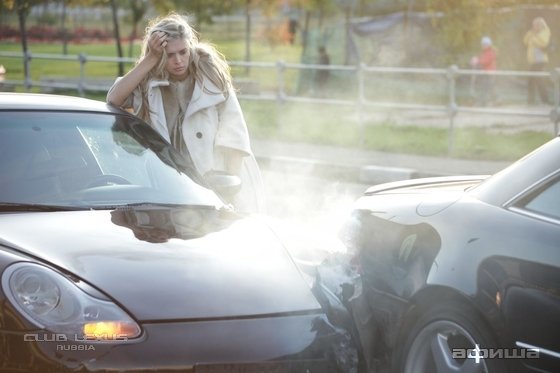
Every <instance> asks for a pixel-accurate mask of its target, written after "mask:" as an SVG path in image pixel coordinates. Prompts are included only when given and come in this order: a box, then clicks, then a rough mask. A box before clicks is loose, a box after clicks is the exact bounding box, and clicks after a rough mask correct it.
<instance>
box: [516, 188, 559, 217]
mask: <svg viewBox="0 0 560 373" xmlns="http://www.w3.org/2000/svg"><path fill="white" fill-rule="evenodd" d="M519 207H521V208H522V209H524V210H526V211H528V212H530V213H533V214H539V215H542V216H545V217H547V218H552V219H556V220H559V221H560V178H559V177H557V178H555V179H554V180H551V181H549V182H547V183H545V184H544V185H543V186H542V187H540V188H538V189H537V190H536V191H534V192H533V193H531V194H530V195H529V196H527V197H525V198H523V199H522V200H521V201H520V204H519Z"/></svg>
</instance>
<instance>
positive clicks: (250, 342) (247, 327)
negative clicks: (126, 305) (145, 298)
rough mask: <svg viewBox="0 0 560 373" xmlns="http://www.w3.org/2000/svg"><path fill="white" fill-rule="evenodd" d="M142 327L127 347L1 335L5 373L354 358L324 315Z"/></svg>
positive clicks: (275, 366) (297, 368)
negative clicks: (138, 336)
mask: <svg viewBox="0 0 560 373" xmlns="http://www.w3.org/2000/svg"><path fill="white" fill-rule="evenodd" d="M142 328H143V334H142V336H141V337H140V338H138V339H135V340H130V341H122V342H96V341H80V342H77V341H67V340H64V338H59V337H58V336H56V335H52V334H50V335H49V334H48V333H46V332H36V331H34V332H26V333H24V332H14V331H10V332H8V331H6V329H0V370H2V371H14V372H17V371H26V372H29V371H37V372H49V371H56V372H61V371H80V372H88V371H98V372H99V371H121V372H136V371H159V372H161V371H187V372H196V373H209V372H257V371H258V372H263V371H267V372H268V371H270V372H310V373H312V372H338V371H340V370H341V369H340V367H341V366H344V367H345V370H347V367H348V361H346V360H347V356H355V355H356V354H355V352H356V349H355V346H354V345H353V343H352V342H351V338H350V337H349V335H348V333H346V332H345V331H344V330H341V329H338V328H336V327H333V326H332V325H331V324H330V323H329V322H328V320H327V317H326V316H325V315H324V314H321V313H318V314H302V315H285V316H276V317H259V318H247V319H231V320H227V319H225V320H224V319H222V320H199V321H190V322H171V323H170V322H166V323H155V322H154V323H144V324H142ZM30 335H31V337H30ZM344 349H346V350H348V351H343V350H344ZM350 350H352V351H350ZM342 360H344V361H342ZM356 367H357V361H356ZM356 370H357V368H356Z"/></svg>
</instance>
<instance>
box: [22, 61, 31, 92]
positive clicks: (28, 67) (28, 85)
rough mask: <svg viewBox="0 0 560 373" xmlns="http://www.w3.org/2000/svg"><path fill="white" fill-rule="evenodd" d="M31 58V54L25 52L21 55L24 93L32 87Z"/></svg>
mask: <svg viewBox="0 0 560 373" xmlns="http://www.w3.org/2000/svg"><path fill="white" fill-rule="evenodd" d="M31 58H32V56H31V52H29V51H25V53H24V54H23V64H24V70H25V77H24V86H25V90H26V91H29V89H30V88H31V86H32V85H33V84H32V83H31V65H30V64H31Z"/></svg>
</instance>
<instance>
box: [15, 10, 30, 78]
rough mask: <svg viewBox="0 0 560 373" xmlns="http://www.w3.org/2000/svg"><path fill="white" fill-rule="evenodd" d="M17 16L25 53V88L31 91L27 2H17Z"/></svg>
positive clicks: (22, 47)
mask: <svg viewBox="0 0 560 373" xmlns="http://www.w3.org/2000/svg"><path fill="white" fill-rule="evenodd" d="M16 4H17V14H18V22H19V33H20V35H21V49H22V52H23V76H24V78H25V88H26V89H29V88H30V87H29V82H30V81H31V77H30V76H29V60H28V59H27V30H26V27H25V18H26V17H27V14H26V13H27V9H26V4H25V1H22V0H17V3H16Z"/></svg>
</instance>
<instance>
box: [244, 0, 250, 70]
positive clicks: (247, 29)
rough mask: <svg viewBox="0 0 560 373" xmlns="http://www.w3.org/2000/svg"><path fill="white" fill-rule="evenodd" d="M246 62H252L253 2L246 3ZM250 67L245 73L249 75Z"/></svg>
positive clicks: (248, 0)
mask: <svg viewBox="0 0 560 373" xmlns="http://www.w3.org/2000/svg"><path fill="white" fill-rule="evenodd" d="M245 62H251V0H246V2H245ZM249 72H250V69H249V66H247V67H246V68H245V73H246V74H247V75H249Z"/></svg>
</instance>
